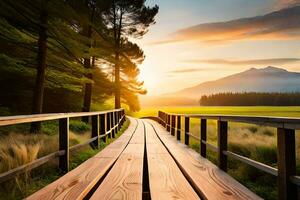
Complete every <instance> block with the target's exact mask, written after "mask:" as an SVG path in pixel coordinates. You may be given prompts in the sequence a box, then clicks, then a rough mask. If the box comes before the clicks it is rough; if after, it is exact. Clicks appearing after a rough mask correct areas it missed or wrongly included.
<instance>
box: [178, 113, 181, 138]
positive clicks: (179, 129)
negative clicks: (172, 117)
mask: <svg viewBox="0 0 300 200" xmlns="http://www.w3.org/2000/svg"><path fill="white" fill-rule="evenodd" d="M177 140H179V141H180V140H181V117H180V116H177Z"/></svg>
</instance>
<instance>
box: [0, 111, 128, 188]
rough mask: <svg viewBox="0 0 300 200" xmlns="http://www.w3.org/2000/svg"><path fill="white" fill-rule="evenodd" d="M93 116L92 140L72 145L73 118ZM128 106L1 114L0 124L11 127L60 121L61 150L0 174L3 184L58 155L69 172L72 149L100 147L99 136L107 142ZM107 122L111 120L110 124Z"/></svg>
mask: <svg viewBox="0 0 300 200" xmlns="http://www.w3.org/2000/svg"><path fill="white" fill-rule="evenodd" d="M83 116H90V117H92V120H91V122H92V134H91V139H89V140H87V141H85V142H84V143H80V144H77V145H74V146H72V147H69V118H74V117H83ZM125 116H126V115H125V111H124V109H116V110H108V111H101V112H80V113H58V114H41V115H22V116H10V117H0V126H8V125H14V124H21V123H31V122H39V121H41V122H42V121H48V120H59V150H58V151H57V152H54V153H52V154H49V155H46V156H44V157H41V158H38V159H36V160H34V161H32V162H30V163H27V164H25V165H22V166H19V167H17V168H14V169H12V170H9V171H7V172H4V173H2V174H0V183H2V182H4V181H7V180H9V179H11V178H14V177H15V176H16V175H18V174H21V173H24V172H26V171H28V170H32V169H34V168H36V167H38V166H40V165H42V164H44V163H46V162H48V161H50V160H52V159H54V158H57V157H58V158H59V168H60V169H61V170H62V171H64V172H68V170H69V152H70V151H74V150H76V149H78V148H81V147H82V146H85V145H88V144H90V145H91V146H92V147H93V148H99V139H101V140H102V141H104V142H106V141H107V140H106V138H107V137H108V136H109V135H110V136H111V137H113V138H114V137H115V135H114V134H112V133H117V131H118V130H120V128H121V126H122V125H123V123H124V121H125ZM106 122H109V124H108V123H106Z"/></svg>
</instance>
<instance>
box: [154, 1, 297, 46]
mask: <svg viewBox="0 0 300 200" xmlns="http://www.w3.org/2000/svg"><path fill="white" fill-rule="evenodd" d="M290 39H300V6H295V7H289V8H285V9H282V10H279V11H276V12H272V13H269V14H266V15H263V16H257V17H252V18H242V19H237V20H232V21H226V22H217V23H206V24H200V25H196V26H193V27H189V28H186V29H182V30H179V31H177V32H175V33H173V34H172V35H170V37H169V38H168V39H166V40H162V41H157V42H154V43H152V44H168V43H174V42H182V41H184V42H185V41H195V40H196V41H203V42H228V41H236V40H290Z"/></svg>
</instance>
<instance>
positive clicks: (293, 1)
mask: <svg viewBox="0 0 300 200" xmlns="http://www.w3.org/2000/svg"><path fill="white" fill-rule="evenodd" d="M296 5H300V0H278V1H277V2H276V6H275V8H278V9H281V8H287V7H292V6H296Z"/></svg>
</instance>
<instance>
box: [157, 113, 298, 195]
mask: <svg viewBox="0 0 300 200" xmlns="http://www.w3.org/2000/svg"><path fill="white" fill-rule="evenodd" d="M182 118H184V129H181V119H182ZM190 118H196V119H199V120H200V121H199V123H200V137H197V136H194V135H192V134H191V133H190ZM158 119H159V121H160V123H161V124H162V125H163V126H165V127H166V129H167V131H169V132H170V133H171V134H172V135H173V136H174V135H175V133H177V140H179V141H180V140H181V138H180V137H181V132H184V143H185V144H186V145H189V138H190V137H192V138H194V139H196V140H198V141H199V142H200V154H201V156H202V157H204V158H206V149H207V148H208V149H210V150H212V151H214V152H216V153H217V155H218V167H219V168H220V169H222V170H223V171H225V172H226V171H227V157H231V158H233V159H236V160H239V161H241V162H243V163H246V164H248V165H251V166H253V167H255V168H257V169H259V170H262V171H264V172H266V173H268V174H271V175H273V176H276V177H277V180H278V199H280V200H284V199H297V189H298V188H297V187H299V186H300V177H299V176H297V175H296V149H295V130H300V118H283V117H250V116H229V115H202V114H174V113H166V112H162V111H159V112H158ZM207 120H217V126H218V131H217V138H218V139H217V140H218V142H217V143H218V146H217V147H216V146H214V145H212V144H209V143H208V142H207ZM228 122H240V123H248V124H256V125H264V126H270V127H275V128H277V168H274V167H271V166H268V165H265V164H263V163H260V162H257V161H255V160H252V159H250V158H247V157H244V156H241V155H238V154H236V153H233V152H231V151H229V150H228V149H227V146H228ZM299 198H300V197H299Z"/></svg>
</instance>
